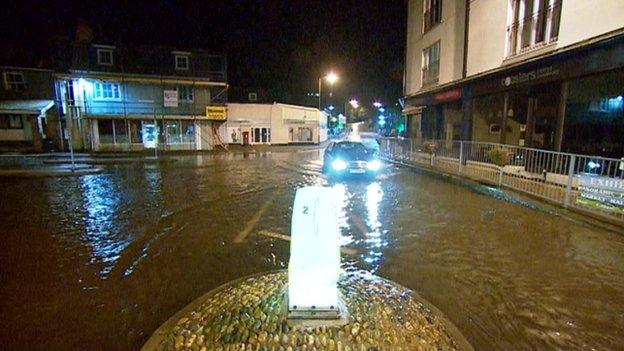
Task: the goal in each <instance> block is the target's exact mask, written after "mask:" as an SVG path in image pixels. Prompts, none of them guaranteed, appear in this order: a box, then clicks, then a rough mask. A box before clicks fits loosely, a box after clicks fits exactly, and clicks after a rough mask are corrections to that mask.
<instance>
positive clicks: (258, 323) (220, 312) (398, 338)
mask: <svg viewBox="0 0 624 351" xmlns="http://www.w3.org/2000/svg"><path fill="white" fill-rule="evenodd" d="M287 282H288V275H287V272H284V271H283V272H277V273H269V274H266V275H261V276H255V277H252V278H248V279H246V280H243V281H241V282H239V283H237V284H235V285H229V286H226V287H225V288H223V289H220V290H218V291H217V292H216V293H215V294H207V295H206V296H204V297H203V298H202V299H204V300H203V301H199V303H196V304H194V307H193V308H191V309H190V310H188V311H187V312H185V313H184V314H183V315H182V316H177V317H176V318H178V320H177V321H174V324H172V327H171V328H170V330H166V331H165V333H166V334H165V335H164V336H162V335H161V336H162V338H161V339H160V340H159V343H158V344H156V346H155V349H156V350H194V351H208V350H217V351H233V350H240V351H245V350H264V351H295V350H302V351H304V350H305V351H314V350H318V351H320V350H331V351H376V350H457V349H458V346H457V343H456V342H455V341H454V340H453V338H452V336H451V334H449V332H448V331H447V329H446V328H445V323H446V322H445V321H444V320H443V319H442V318H440V317H439V316H437V315H435V314H434V313H433V312H432V311H431V310H430V309H428V308H427V307H426V306H424V305H423V304H422V303H420V302H419V301H417V300H416V299H415V298H414V296H413V295H412V292H411V291H410V290H408V289H406V288H404V287H401V286H399V285H395V284H393V283H391V282H389V281H387V280H384V279H380V278H378V277H375V276H373V275H370V274H366V273H363V272H351V273H345V274H343V275H342V276H341V278H340V280H339V283H338V286H339V289H340V292H341V293H342V296H343V299H344V302H345V304H346V306H347V309H348V311H349V321H348V323H347V324H346V325H344V326H341V327H326V326H322V327H300V326H292V323H291V324H289V323H288V321H287V320H286V311H285V310H286V307H285V306H286V303H285V299H286V290H287ZM161 329H162V328H161ZM148 344H149V343H148ZM146 345H147V344H146ZM144 349H145V348H144Z"/></svg>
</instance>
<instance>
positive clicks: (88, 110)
mask: <svg viewBox="0 0 624 351" xmlns="http://www.w3.org/2000/svg"><path fill="white" fill-rule="evenodd" d="M72 51H73V57H72V62H71V64H70V66H69V69H68V70H67V71H66V72H59V73H56V74H55V76H56V87H55V88H56V92H57V97H58V99H59V110H60V114H61V116H62V117H64V118H65V120H66V121H67V126H68V137H70V138H71V142H72V145H73V147H74V148H75V149H79V150H92V151H139V150H143V149H144V148H145V147H146V146H148V145H149V143H147V141H146V140H145V136H146V135H147V134H146V131H147V130H154V128H155V130H157V133H158V134H157V135H158V137H157V145H158V148H159V149H162V150H209V149H212V148H213V146H214V145H217V144H221V141H220V138H219V134H218V132H217V130H218V128H219V126H220V124H222V123H223V122H224V121H225V119H226V110H225V104H226V102H227V83H226V81H227V75H226V61H225V57H223V56H218V55H211V54H209V53H207V52H205V51H202V50H191V51H180V50H176V49H171V48H163V47H147V48H146V47H137V46H114V45H100V44H93V43H90V42H83V43H78V44H75V45H74V46H73V48H72ZM69 132H71V133H69Z"/></svg>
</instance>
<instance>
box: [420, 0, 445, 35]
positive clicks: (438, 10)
mask: <svg viewBox="0 0 624 351" xmlns="http://www.w3.org/2000/svg"><path fill="white" fill-rule="evenodd" d="M423 4H424V9H423V19H424V26H423V33H425V32H427V31H428V30H429V29H431V28H433V27H434V26H435V25H436V24H438V23H440V22H442V0H425V1H424V3H423Z"/></svg>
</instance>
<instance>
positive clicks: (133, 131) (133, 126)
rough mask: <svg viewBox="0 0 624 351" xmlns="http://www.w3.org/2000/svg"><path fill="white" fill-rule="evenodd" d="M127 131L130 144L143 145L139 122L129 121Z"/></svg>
mask: <svg viewBox="0 0 624 351" xmlns="http://www.w3.org/2000/svg"><path fill="white" fill-rule="evenodd" d="M128 130H129V131H130V142H131V143H133V144H142V143H143V126H142V125H141V121H137V120H129V121H128Z"/></svg>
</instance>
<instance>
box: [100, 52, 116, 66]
mask: <svg viewBox="0 0 624 351" xmlns="http://www.w3.org/2000/svg"><path fill="white" fill-rule="evenodd" d="M97 61H98V65H102V66H112V65H113V50H110V49H98V50H97Z"/></svg>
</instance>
